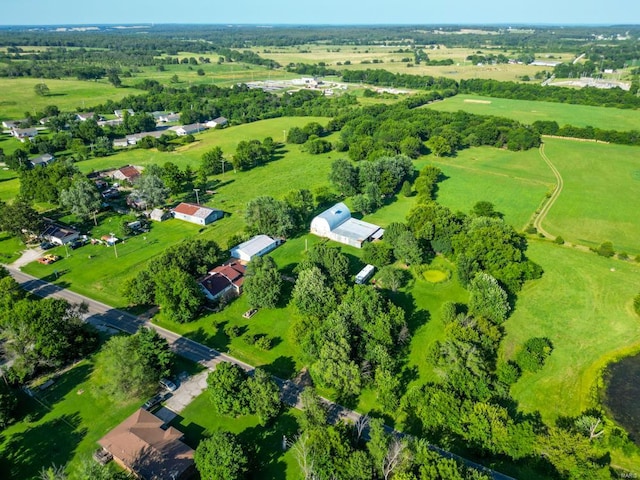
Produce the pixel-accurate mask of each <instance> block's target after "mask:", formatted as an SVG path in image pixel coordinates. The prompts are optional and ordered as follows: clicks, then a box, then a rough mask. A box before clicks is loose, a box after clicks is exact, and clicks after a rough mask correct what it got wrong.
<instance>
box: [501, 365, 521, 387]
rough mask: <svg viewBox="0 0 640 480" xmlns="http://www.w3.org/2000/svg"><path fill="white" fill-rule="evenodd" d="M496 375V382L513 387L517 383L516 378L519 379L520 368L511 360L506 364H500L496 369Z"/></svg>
mask: <svg viewBox="0 0 640 480" xmlns="http://www.w3.org/2000/svg"><path fill="white" fill-rule="evenodd" d="M496 375H497V377H498V381H500V382H501V383H503V384H505V385H513V384H514V383H516V382H517V381H518V378H520V368H519V367H518V365H517V364H516V363H515V362H513V361H511V360H509V361H508V362H500V363H498V367H497V368H496Z"/></svg>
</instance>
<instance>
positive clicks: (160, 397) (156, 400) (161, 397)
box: [142, 392, 171, 410]
mask: <svg viewBox="0 0 640 480" xmlns="http://www.w3.org/2000/svg"><path fill="white" fill-rule="evenodd" d="M170 395H171V394H170V393H168V392H163V393H159V394H157V395H154V396H153V397H151V398H150V399H149V400H147V401H146V402H144V405H142V408H144V409H145V410H151V409H152V408H153V407H155V406H156V405H158V404H160V403H161V402H164V401H165V400H166V399H167V398H169V396H170Z"/></svg>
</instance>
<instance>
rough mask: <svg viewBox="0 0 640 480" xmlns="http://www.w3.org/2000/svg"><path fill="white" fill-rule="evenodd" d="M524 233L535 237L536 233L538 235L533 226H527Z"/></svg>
mask: <svg viewBox="0 0 640 480" xmlns="http://www.w3.org/2000/svg"><path fill="white" fill-rule="evenodd" d="M524 232H525V233H529V234H531V235H535V234H536V233H538V230H537V229H536V227H534V226H533V225H529V226H528V227H527V228H525V229H524Z"/></svg>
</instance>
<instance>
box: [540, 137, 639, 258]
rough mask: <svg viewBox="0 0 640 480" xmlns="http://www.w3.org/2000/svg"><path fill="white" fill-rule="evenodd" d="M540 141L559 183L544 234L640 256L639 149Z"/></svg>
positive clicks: (564, 141)
mask: <svg viewBox="0 0 640 480" xmlns="http://www.w3.org/2000/svg"><path fill="white" fill-rule="evenodd" d="M544 142H545V153H546V155H547V157H549V159H550V160H551V162H552V163H553V164H554V165H555V166H556V167H557V168H558V170H559V171H560V174H561V175H562V177H563V179H564V189H563V190H562V193H561V194H560V196H559V197H558V200H557V201H556V203H555V204H554V205H553V207H552V208H551V210H550V211H549V214H548V215H547V217H546V219H545V220H544V222H543V226H544V227H545V229H546V230H548V231H549V232H550V233H551V234H553V235H561V236H562V237H563V238H564V239H565V240H567V241H570V242H572V243H579V244H583V245H587V246H589V247H594V246H598V245H599V244H600V243H602V242H605V241H610V242H612V243H613V247H614V249H615V251H616V252H626V253H628V254H630V255H636V254H638V253H640V241H639V240H638V239H639V238H640V224H639V223H638V221H637V206H638V205H640V158H639V157H638V153H640V150H638V148H637V147H627V146H622V145H606V144H600V143H592V142H575V141H570V140H561V139H555V138H545V139H544Z"/></svg>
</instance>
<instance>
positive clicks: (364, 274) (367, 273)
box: [356, 265, 376, 285]
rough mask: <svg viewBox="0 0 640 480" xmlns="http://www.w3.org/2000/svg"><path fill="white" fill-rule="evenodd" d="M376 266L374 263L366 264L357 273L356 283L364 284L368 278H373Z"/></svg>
mask: <svg viewBox="0 0 640 480" xmlns="http://www.w3.org/2000/svg"><path fill="white" fill-rule="evenodd" d="M375 270H376V267H374V266H373V265H365V267H364V268H363V269H362V270H360V271H359V272H358V274H357V275H356V283H357V284H358V285H362V284H364V283H365V282H366V281H367V280H369V279H370V278H371V276H372V275H373V272H375Z"/></svg>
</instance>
